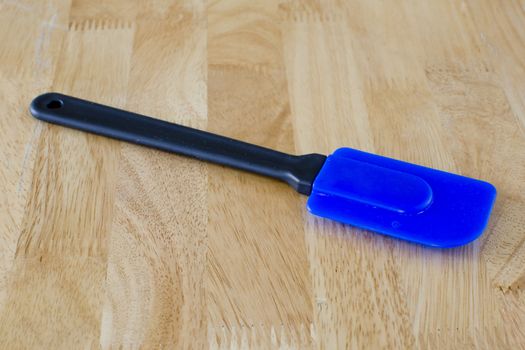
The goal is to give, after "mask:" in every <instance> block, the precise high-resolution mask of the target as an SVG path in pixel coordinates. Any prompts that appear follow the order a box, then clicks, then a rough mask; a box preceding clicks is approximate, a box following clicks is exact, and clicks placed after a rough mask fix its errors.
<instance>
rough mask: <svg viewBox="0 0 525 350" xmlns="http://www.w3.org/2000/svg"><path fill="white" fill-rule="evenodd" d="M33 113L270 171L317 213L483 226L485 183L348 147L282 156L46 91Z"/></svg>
mask: <svg viewBox="0 0 525 350" xmlns="http://www.w3.org/2000/svg"><path fill="white" fill-rule="evenodd" d="M31 114H32V115H33V116H35V117H36V118H38V119H40V120H44V121H47V122H50V123H54V124H59V125H62V126H66V127H69V128H74V129H78V130H83V131H87V132H91V133H95V134H98V135H103V136H108V137H111V138H115V139H119V140H123V141H128V142H132V143H135V144H139V145H143V146H149V147H153V148H156V149H160V150H163V151H168V152H173V153H178V154H182V155H185V156H189V157H194V158H197V159H201V160H204V161H209V162H213V163H218V164H222V165H226V166H230V167H233V168H237V169H242V170H245V171H249V172H253V173H257V174H260V175H264V176H268V177H272V178H275V179H278V180H281V181H284V182H286V183H288V184H289V185H290V186H292V187H293V188H294V189H295V190H296V191H297V192H299V193H302V194H304V195H308V196H310V197H309V199H308V201H307V208H308V210H309V211H310V212H311V213H312V214H314V215H317V216H321V217H324V218H328V219H332V220H336V221H340V222H342V223H345V224H350V225H353V226H357V227H361V228H365V229H368V230H372V231H376V232H379V233H382V234H385V235H389V236H392V237H396V238H401V239H404V240H407V241H411V242H417V243H421V244H424V245H429V246H435V247H454V246H459V245H463V244H466V243H468V242H470V241H472V240H474V239H476V238H477V237H478V236H479V235H480V234H481V233H482V232H483V230H484V229H485V227H486V225H487V221H488V218H489V215H490V212H491V210H492V206H493V203H494V200H495V198H496V189H495V187H494V186H492V185H491V184H489V183H487V182H484V181H480V180H476V179H472V178H468V177H464V176H460V175H455V174H451V173H447V172H444V171H439V170H435V169H431V168H427V167H423V166H420V165H415V164H410V163H407V162H403V161H399V160H394V159H391V158H386V157H382V156H378V155H375V154H371V153H366V152H362V151H358V150H355V149H351V148H339V149H337V150H336V151H335V152H334V153H332V154H331V155H329V156H328V157H326V156H324V155H321V154H306V155H300V156H296V155H290V154H286V153H281V152H278V151H274V150H271V149H267V148H264V147H260V146H256V145H252V144H249V143H245V142H242V141H237V140H233V139H230V138H227V137H224V136H219V135H215V134H212V133H209V132H206V131H201V130H196V129H192V128H189V127H185V126H181V125H177V124H172V123H168V122H165V121H162V120H158V119H153V118H150V117H146V116H143V115H139V114H135V113H131V112H127V111H124V110H120V109H116V108H112V107H108V106H104V105H100V104H97V103H93V102H89V101H85V100H81V99H78V98H75V97H71V96H66V95H62V94H58V93H46V94H43V95H40V96H38V97H36V98H35V99H34V100H33V102H32V103H31Z"/></svg>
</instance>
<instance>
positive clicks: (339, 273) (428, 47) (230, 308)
mask: <svg viewBox="0 0 525 350" xmlns="http://www.w3.org/2000/svg"><path fill="white" fill-rule="evenodd" d="M0 43H1V44H0V348H2V349H4V348H5V349H17V348H43V349H59V348H63V349H80V348H103V349H108V348H121V347H122V348H139V347H143V348H165V349H167V348H192V349H198V348H212V349H215V348H223V349H236V348H249V349H258V348H282V349H288V348H295V349H309V348H322V349H337V348H339V349H344V348H352V349H410V348H416V349H460V348H461V349H463V348H481V349H505V348H508V349H519V348H524V346H525V329H524V327H523V325H524V324H525V292H524V290H523V289H524V286H525V63H524V62H525V61H524V57H525V9H524V7H523V4H522V3H520V2H519V1H510V0H509V1H493V0H482V1H472V0H465V1H453V0H445V1H440V0H434V1H415V0H406V1H401V2H387V1H376V0H373V1H359V2H358V1H284V2H280V1H274V0H271V1H251V0H235V1H229V0H221V1H209V2H207V3H205V2H203V1H167V0H166V1H163V0H156V1H145V0H143V1H128V0H111V1H87V0H45V1H37V0H21V1H14V0H0ZM46 91H59V92H63V93H67V94H71V95H75V96H78V97H82V98H85V99H91V100H94V101H97V102H101V103H106V104H110V105H113V106H117V107H120V108H125V109H128V110H131V111H135V112H139V113H142V114H148V115H152V116H156V117H158V118H161V119H165V120H168V121H171V122H177V123H180V124H184V125H189V126H192V127H196V128H202V129H208V130H211V131H213V132H217V133H221V134H224V135H227V136H230V137H234V138H239V139H242V140H245V141H249V142H253V143H256V144H260V145H264V146H267V147H272V148H276V149H279V150H282V151H286V152H292V153H298V154H299V153H308V152H318V153H329V152H330V151H332V150H333V149H335V148H337V147H340V146H348V147H353V148H358V149H362V150H365V151H369V152H375V153H379V154H382V155H386V156H390V157H395V158H398V159H402V160H406V161H409V162H415V163H419V164H423V165H426V166H432V167H437V168H440V169H444V170H447V171H452V172H457V173H461V174H464V175H467V176H471V177H476V178H481V179H484V180H487V181H490V182H492V183H494V184H495V185H496V186H497V188H498V191H499V193H498V199H497V203H496V206H495V210H494V213H493V216H492V218H491V221H490V224H489V228H488V229H487V231H486V232H485V234H484V235H483V236H482V237H481V238H480V239H479V240H477V241H476V242H474V243H472V244H470V245H468V246H465V247H462V248H457V249H450V250H440V249H429V248H424V247H421V246H418V245H414V244H410V243H405V242H401V241H398V240H394V239H391V238H386V237H383V236H380V235H377V234H374V233H370V232H366V231H363V230H359V229H355V228H353V227H349V226H344V225H340V224H336V223H330V222H328V221H325V220H321V219H315V218H313V217H311V216H309V215H308V214H307V213H306V211H305V197H302V196H300V195H298V194H296V193H294V192H293V191H292V190H290V189H289V188H288V187H287V186H286V185H284V184H280V183H277V182H275V181H271V180H267V179H264V178H261V177H258V176H255V175H249V174H245V173H240V172H236V171H231V170H228V169H225V168H222V167H219V166H212V165H206V164H202V163H199V162H197V161H194V160H189V159H185V158H182V157H179V156H175V155H170V154H165V153H161V152H158V151H154V150H150V149H145V148H141V147H138V146H134V145H129V144H124V143H120V142H117V141H113V140H108V139H104V138H101V137H97V136H93V135H87V134H83V133H80V132H76V131H73V130H67V129H63V128H59V127H56V126H51V125H47V124H43V123H41V122H38V121H36V120H34V119H33V118H32V117H31V116H30V115H29V113H28V104H29V102H30V101H31V99H32V98H33V97H34V96H36V95H37V94H40V93H43V92H46Z"/></svg>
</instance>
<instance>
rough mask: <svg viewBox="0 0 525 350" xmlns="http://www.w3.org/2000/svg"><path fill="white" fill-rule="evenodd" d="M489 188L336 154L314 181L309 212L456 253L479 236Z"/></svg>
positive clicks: (364, 156)
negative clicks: (454, 250)
mask: <svg viewBox="0 0 525 350" xmlns="http://www.w3.org/2000/svg"><path fill="white" fill-rule="evenodd" d="M495 197H496V189H495V187H494V186H492V185H491V184H489V183H487V182H484V181H480V180H476V179H472V178H468V177H464V176H460V175H455V174H451V173H447V172H444V171H439V170H435V169H431V168H427V167H423V166H420V165H415V164H410V163H406V162H402V161H399V160H395V159H391V158H386V157H382V156H378V155H375V154H370V153H366V152H361V151H358V150H354V149H351V148H340V149H338V150H336V151H335V152H334V153H333V154H332V155H330V156H328V158H327V160H326V162H325V163H324V165H323V167H322V168H321V170H320V172H319V174H318V175H317V177H316V178H315V181H314V183H313V186H312V192H311V195H310V198H309V199H308V204H307V207H308V210H309V211H310V212H311V213H312V214H314V215H318V216H321V217H324V218H329V219H332V220H336V221H340V222H343V223H347V224H350V225H353V226H357V227H361V228H365V229H368V230H372V231H376V232H380V233H383V234H385V235H389V236H393V237H397V238H401V239H405V240H408V241H412V242H417V243H421V244H424V245H429V246H436V247H455V246H459V245H463V244H466V243H468V242H470V241H472V240H474V239H476V238H477V237H478V236H479V235H480V234H481V233H482V232H483V230H484V228H485V226H486V225H487V221H488V218H489V215H490V211H491V209H492V206H493V203H494V200H495Z"/></svg>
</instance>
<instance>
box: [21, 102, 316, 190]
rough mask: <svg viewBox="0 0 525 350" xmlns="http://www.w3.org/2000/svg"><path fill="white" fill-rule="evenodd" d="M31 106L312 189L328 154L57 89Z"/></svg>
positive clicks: (73, 124) (59, 118) (80, 125)
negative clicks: (290, 150)
mask: <svg viewBox="0 0 525 350" xmlns="http://www.w3.org/2000/svg"><path fill="white" fill-rule="evenodd" d="M30 109H31V114H32V115H33V116H34V117H35V118H37V119H40V120H43V121H46V122H50V123H54V124H59V125H62V126H66V127H69V128H73V129H78V130H82V131H87V132H90V133H94V134H98V135H103V136H107V137H111V138H114V139H118V140H123V141H128V142H132V143H135V144H139V145H143V146H148V147H153V148H156V149H159V150H163V151H167V152H173V153H178V154H182V155H185V156H189V157H193V158H197V159H201V160H205V161H208V162H212V163H217V164H222V165H226V166H230V167H233V168H237V169H241V170H245V171H249V172H252V173H256V174H260V175H264V176H269V177H272V178H275V179H278V180H281V181H284V182H286V183H288V184H289V185H290V186H292V187H293V188H294V189H295V190H297V192H299V193H302V194H306V195H309V194H310V192H311V190H312V184H313V181H314V180H315V177H316V176H317V174H318V173H319V170H321V167H322V166H323V164H324V162H325V160H326V156H324V155H321V154H306V155H303V156H295V155H290V154H286V153H282V152H278V151H274V150H271V149H268V148H264V147H260V146H256V145H252V144H249V143H246V142H242V141H237V140H233V139H230V138H228V137H224V136H219V135H216V134H212V133H209V132H206V131H201V130H197V129H192V128H189V127H185V126H182V125H177V124H173V123H168V122H165V121H162V120H158V119H154V118H150V117H146V116H143V115H140V114H136V113H132V112H127V111H124V110H121V109H117V108H113V107H109V106H104V105H100V104H98V103H94V102H90V101H85V100H81V99H78V98H75V97H71V96H66V95H62V94H58V93H53V92H52V93H46V94H43V95H40V96H38V97H36V98H35V99H34V100H33V102H32V103H31V108H30Z"/></svg>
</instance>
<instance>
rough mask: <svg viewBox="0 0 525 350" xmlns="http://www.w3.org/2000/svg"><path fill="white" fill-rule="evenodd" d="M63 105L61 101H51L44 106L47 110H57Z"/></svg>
mask: <svg viewBox="0 0 525 350" xmlns="http://www.w3.org/2000/svg"><path fill="white" fill-rule="evenodd" d="M63 105H64V102H62V101H61V100H51V101H49V102H48V103H47V104H46V107H47V108H49V109H57V108H60V107H62V106H63Z"/></svg>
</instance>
